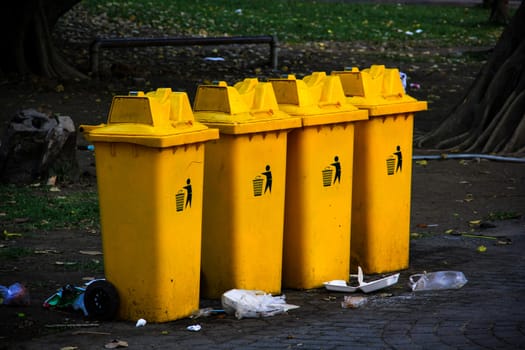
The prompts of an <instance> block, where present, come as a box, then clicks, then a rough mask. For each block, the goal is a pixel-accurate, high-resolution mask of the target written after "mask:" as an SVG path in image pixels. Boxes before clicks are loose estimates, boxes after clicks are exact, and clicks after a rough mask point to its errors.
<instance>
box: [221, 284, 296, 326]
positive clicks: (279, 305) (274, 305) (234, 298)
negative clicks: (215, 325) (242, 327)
mask: <svg viewBox="0 0 525 350" xmlns="http://www.w3.org/2000/svg"><path fill="white" fill-rule="evenodd" d="M221 300H222V307H223V308H224V311H225V312H226V313H227V314H234V315H235V317H237V318H238V319H241V318H244V317H268V316H274V315H277V314H281V313H284V312H287V311H288V310H293V309H297V308H299V306H297V305H292V304H286V302H285V296H284V295H281V296H277V297H274V296H272V295H271V294H267V293H265V292H263V291H260V290H246V289H230V290H229V291H227V292H225V293H224V294H223V295H222V299H221Z"/></svg>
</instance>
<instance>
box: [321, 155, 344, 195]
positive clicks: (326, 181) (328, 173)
mask: <svg viewBox="0 0 525 350" xmlns="http://www.w3.org/2000/svg"><path fill="white" fill-rule="evenodd" d="M322 173H323V186H324V187H329V186H332V185H335V183H336V182H337V183H341V163H340V162H339V157H338V156H335V157H334V162H333V163H331V164H330V165H329V166H327V167H326V168H324V169H323V170H322ZM334 173H335V175H334ZM332 176H333V180H332Z"/></svg>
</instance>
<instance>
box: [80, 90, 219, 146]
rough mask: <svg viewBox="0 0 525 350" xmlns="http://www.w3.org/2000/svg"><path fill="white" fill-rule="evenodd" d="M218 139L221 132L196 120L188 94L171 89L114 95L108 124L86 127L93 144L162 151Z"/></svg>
mask: <svg viewBox="0 0 525 350" xmlns="http://www.w3.org/2000/svg"><path fill="white" fill-rule="evenodd" d="M218 137H219V133H218V130H215V129H210V128H208V127H207V126H206V125H204V124H201V123H199V122H197V121H195V120H194V116H193V112H192V110H191V106H190V103H189V99H188V96H187V94H186V93H185V92H172V91H171V89H170V88H160V89H157V90H156V91H152V92H148V93H147V94H144V92H143V91H137V92H131V93H130V94H129V95H127V96H115V97H114V98H113V101H112V103H111V108H110V111H109V114H108V121H107V124H101V125H99V126H95V127H87V128H85V138H86V139H87V140H89V141H92V142H126V143H134V144H139V145H143V146H148V147H159V148H163V147H171V146H177V145H184V144H189V143H197V142H204V141H208V140H212V139H217V138H218Z"/></svg>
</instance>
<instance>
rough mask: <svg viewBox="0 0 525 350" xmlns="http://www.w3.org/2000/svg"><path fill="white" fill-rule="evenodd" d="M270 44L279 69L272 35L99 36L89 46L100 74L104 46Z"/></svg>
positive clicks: (94, 69) (94, 71) (95, 71)
mask: <svg viewBox="0 0 525 350" xmlns="http://www.w3.org/2000/svg"><path fill="white" fill-rule="evenodd" d="M234 44H238V45H246V44H269V45H270V64H271V66H272V68H273V69H274V70H276V69H277V60H278V58H277V52H278V41H277V37H275V36H272V35H260V36H232V37H210V38H201V37H196V38H192V37H187V38H113V39H112V38H107V39H106V38H97V39H95V40H94V41H93V42H92V43H91V46H90V48H89V54H90V67H91V73H92V74H93V76H98V74H99V61H100V50H101V49H103V48H128V47H151V46H219V45H234Z"/></svg>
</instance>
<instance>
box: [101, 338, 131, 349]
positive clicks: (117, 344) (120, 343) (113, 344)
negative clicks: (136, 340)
mask: <svg viewBox="0 0 525 350" xmlns="http://www.w3.org/2000/svg"><path fill="white" fill-rule="evenodd" d="M127 347H128V342H127V341H124V340H118V339H113V340H112V341H110V342H109V343H107V344H106V345H104V348H106V349H116V348H127Z"/></svg>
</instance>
